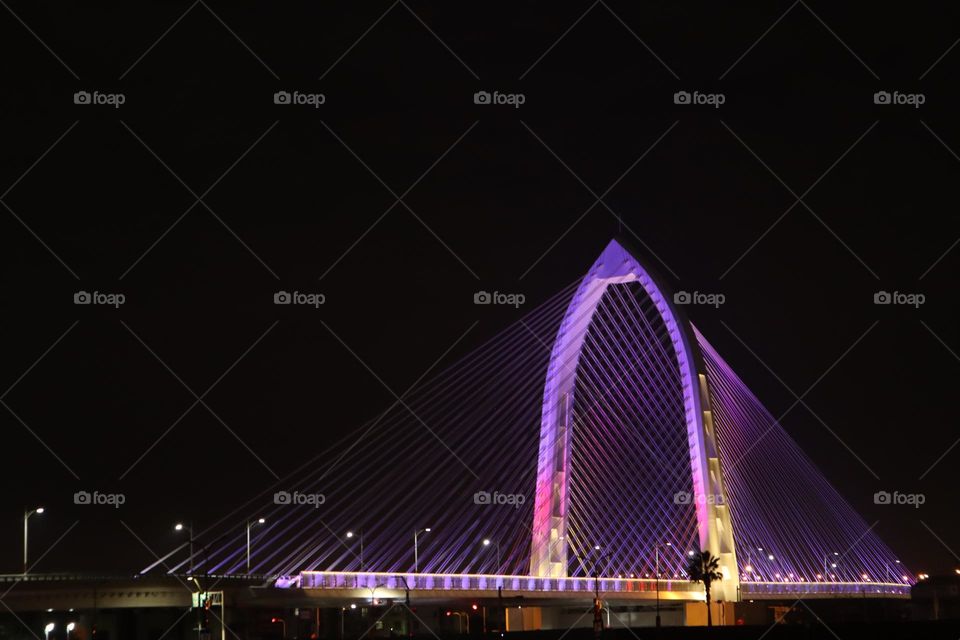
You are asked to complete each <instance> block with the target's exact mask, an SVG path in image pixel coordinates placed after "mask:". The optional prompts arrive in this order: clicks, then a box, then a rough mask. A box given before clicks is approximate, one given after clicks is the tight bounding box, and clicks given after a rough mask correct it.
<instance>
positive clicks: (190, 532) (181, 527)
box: [173, 522, 194, 573]
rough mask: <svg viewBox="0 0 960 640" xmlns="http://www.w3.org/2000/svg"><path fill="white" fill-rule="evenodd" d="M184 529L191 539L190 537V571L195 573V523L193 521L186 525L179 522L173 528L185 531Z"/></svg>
mask: <svg viewBox="0 0 960 640" xmlns="http://www.w3.org/2000/svg"><path fill="white" fill-rule="evenodd" d="M184 529H186V530H187V536H188V537H189V539H190V573H193V569H194V566H193V523H192V522H191V523H190V524H187V525H184V524H183V523H182V522H178V523H177V524H175V525H173V530H174V531H183V530H184Z"/></svg>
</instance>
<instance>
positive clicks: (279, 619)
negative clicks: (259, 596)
mask: <svg viewBox="0 0 960 640" xmlns="http://www.w3.org/2000/svg"><path fill="white" fill-rule="evenodd" d="M270 622H272V623H273V624H277V623H280V624H281V625H283V626H282V627H281V629H283V637H284V638H286V637H287V621H286V620H284V619H283V618H270Z"/></svg>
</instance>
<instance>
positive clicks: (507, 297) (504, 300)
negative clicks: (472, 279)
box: [473, 291, 527, 309]
mask: <svg viewBox="0 0 960 640" xmlns="http://www.w3.org/2000/svg"><path fill="white" fill-rule="evenodd" d="M526 301H527V296H525V295H523V294H522V293H501V292H499V291H494V292H493V293H490V292H489V291H477V292H476V293H474V294H473V304H505V305H509V306H511V307H513V308H514V309H519V308H520V305H522V304H523V303H524V302H526Z"/></svg>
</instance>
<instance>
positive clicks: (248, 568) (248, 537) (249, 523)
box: [191, 518, 266, 575]
mask: <svg viewBox="0 0 960 640" xmlns="http://www.w3.org/2000/svg"><path fill="white" fill-rule="evenodd" d="M264 522H266V519H265V518H258V519H257V521H256V522H254V521H253V520H247V575H249V574H250V527H252V526H253V525H254V524H263V523H264ZM191 535H192V534H191Z"/></svg>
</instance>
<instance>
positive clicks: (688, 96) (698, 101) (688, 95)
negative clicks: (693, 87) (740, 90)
mask: <svg viewBox="0 0 960 640" xmlns="http://www.w3.org/2000/svg"><path fill="white" fill-rule="evenodd" d="M726 101H727V96H725V95H723V94H722V93H701V92H699V91H693V92H690V91H677V92H676V93H674V94H673V104H693V105H707V106H710V107H713V108H714V109H719V108H720V105H722V104H723V103H725V102H726Z"/></svg>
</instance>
